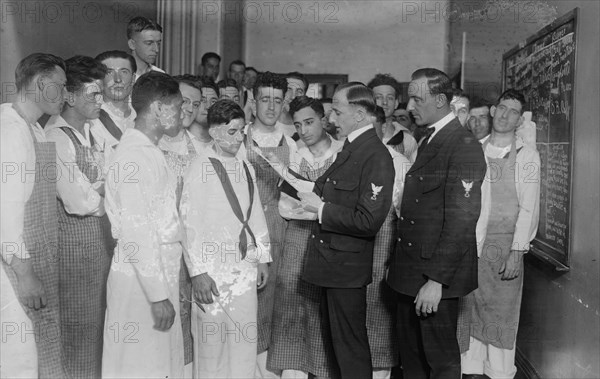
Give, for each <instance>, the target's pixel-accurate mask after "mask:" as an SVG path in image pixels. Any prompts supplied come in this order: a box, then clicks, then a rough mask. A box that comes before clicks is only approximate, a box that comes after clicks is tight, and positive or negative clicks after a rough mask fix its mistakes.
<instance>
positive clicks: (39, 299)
mask: <svg viewBox="0 0 600 379" xmlns="http://www.w3.org/2000/svg"><path fill="white" fill-rule="evenodd" d="M10 267H12V269H13V270H14V271H15V274H17V288H16V292H17V296H18V297H19V299H21V302H22V303H23V304H24V305H25V306H27V307H29V308H32V309H35V310H38V309H40V308H44V307H45V306H46V304H47V301H48V299H47V297H46V291H44V285H43V284H42V282H41V281H40V279H39V278H38V276H37V275H36V273H35V272H34V271H33V266H32V264H31V259H26V260H22V259H20V258H17V257H13V258H12V261H11V262H10Z"/></svg>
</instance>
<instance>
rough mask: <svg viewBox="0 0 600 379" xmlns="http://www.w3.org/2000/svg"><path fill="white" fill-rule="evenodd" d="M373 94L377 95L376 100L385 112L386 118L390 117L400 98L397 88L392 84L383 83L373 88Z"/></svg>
mask: <svg viewBox="0 0 600 379" xmlns="http://www.w3.org/2000/svg"><path fill="white" fill-rule="evenodd" d="M373 95H374V96H375V102H376V103H377V105H379V106H380V107H381V108H383V112H384V113H385V118H386V119H389V118H390V117H392V115H393V114H394V110H395V109H396V107H397V106H398V99H397V97H396V90H395V89H394V87H392V86H388V85H381V86H377V87H374V88H373Z"/></svg>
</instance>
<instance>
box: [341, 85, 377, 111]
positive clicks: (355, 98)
mask: <svg viewBox="0 0 600 379" xmlns="http://www.w3.org/2000/svg"><path fill="white" fill-rule="evenodd" d="M340 91H346V99H348V103H349V104H351V105H354V106H359V107H363V108H364V109H365V110H366V111H367V112H368V113H370V114H372V115H374V114H375V107H377V104H376V103H375V97H374V96H373V90H372V89H370V88H369V87H367V86H366V85H364V83H361V82H350V83H345V84H342V85H340V86H338V87H337V88H336V89H335V92H336V93H337V92H340Z"/></svg>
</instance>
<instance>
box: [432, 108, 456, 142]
mask: <svg viewBox="0 0 600 379" xmlns="http://www.w3.org/2000/svg"><path fill="white" fill-rule="evenodd" d="M455 117H456V116H455V115H454V113H452V112H450V113H448V114H447V115H446V116H444V117H443V118H442V119H441V120H438V121H437V122H434V123H433V124H431V125H429V126H428V127H427V128H433V129H434V130H433V133H432V134H431V136H430V137H429V141H431V140H432V139H433V137H435V135H436V134H437V133H438V132H439V131H440V130H442V128H443V127H444V126H446V125H448V124H449V123H450V121H452V120H454V118H455Z"/></svg>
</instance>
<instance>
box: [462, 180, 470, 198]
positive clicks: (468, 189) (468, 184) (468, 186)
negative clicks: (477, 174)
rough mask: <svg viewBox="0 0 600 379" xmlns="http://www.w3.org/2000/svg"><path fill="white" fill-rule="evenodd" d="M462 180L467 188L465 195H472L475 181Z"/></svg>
mask: <svg viewBox="0 0 600 379" xmlns="http://www.w3.org/2000/svg"><path fill="white" fill-rule="evenodd" d="M460 181H461V182H462V185H463V188H464V189H465V197H469V196H471V194H470V192H471V188H473V181H470V182H467V181H465V180H462V179H461V180H460Z"/></svg>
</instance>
